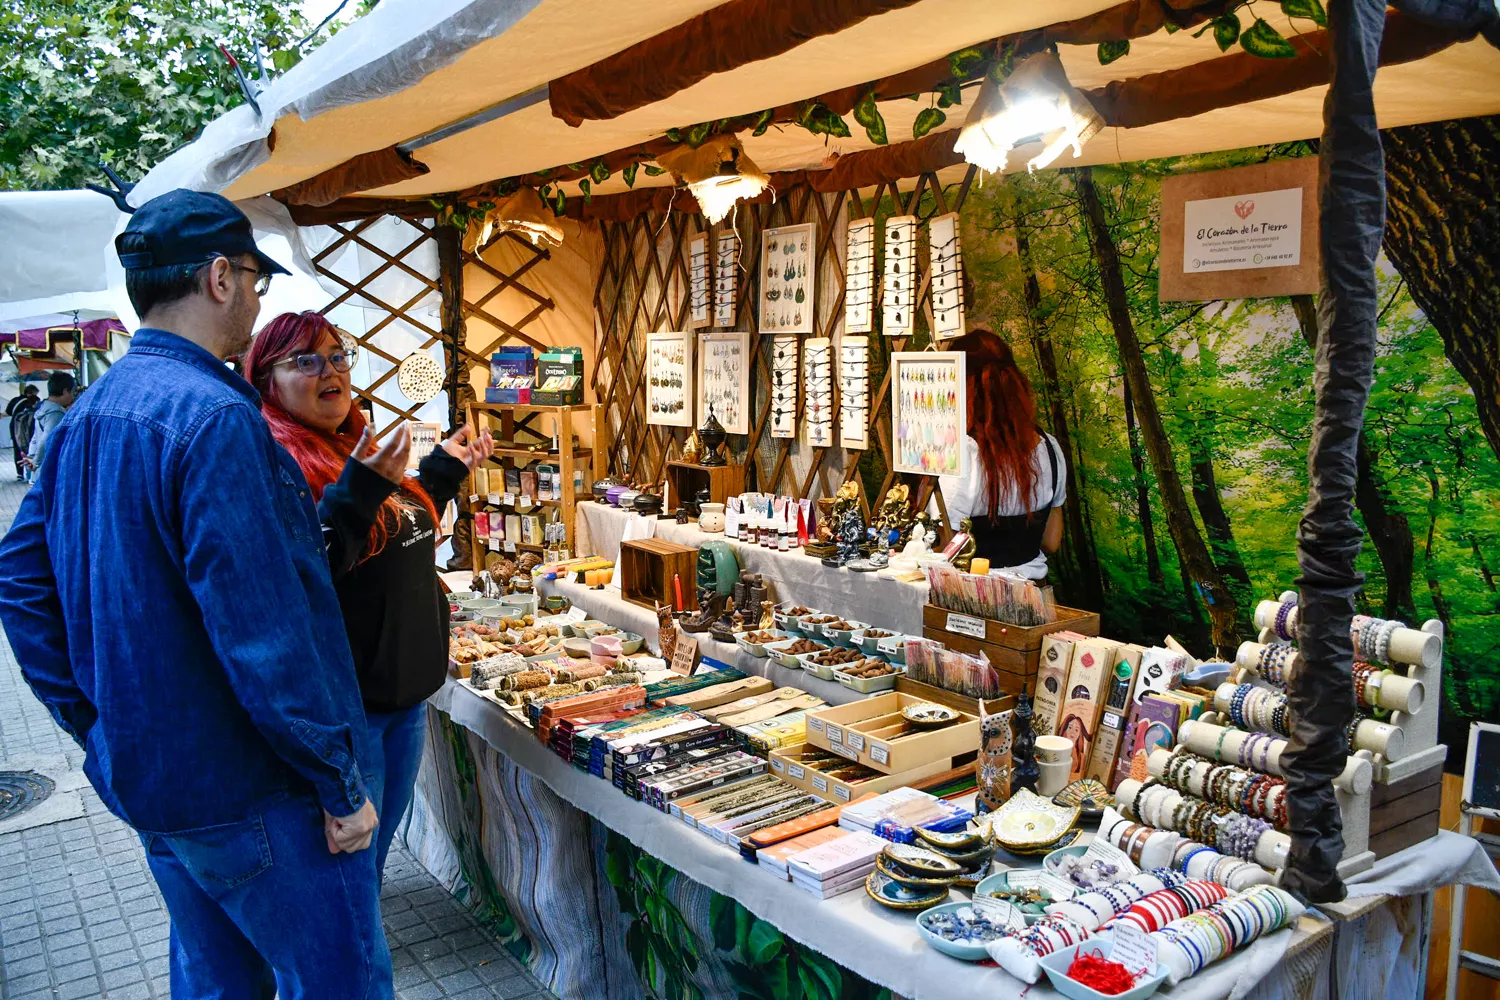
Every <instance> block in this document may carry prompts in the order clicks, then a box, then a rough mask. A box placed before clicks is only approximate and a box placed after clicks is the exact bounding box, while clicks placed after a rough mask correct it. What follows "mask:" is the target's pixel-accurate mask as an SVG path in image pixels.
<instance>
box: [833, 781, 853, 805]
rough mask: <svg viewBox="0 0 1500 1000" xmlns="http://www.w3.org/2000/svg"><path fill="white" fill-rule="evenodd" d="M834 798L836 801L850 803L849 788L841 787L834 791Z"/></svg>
mask: <svg viewBox="0 0 1500 1000" xmlns="http://www.w3.org/2000/svg"><path fill="white" fill-rule="evenodd" d="M833 797H834V798H836V799H843V800H844V801H845V802H848V801H849V788H848V786H846V785H840V786H839V787H837V788H835V789H834V790H833Z"/></svg>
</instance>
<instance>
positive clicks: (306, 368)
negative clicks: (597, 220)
mask: <svg viewBox="0 0 1500 1000" xmlns="http://www.w3.org/2000/svg"><path fill="white" fill-rule="evenodd" d="M358 353H359V352H357V351H355V350H354V349H353V348H346V349H345V350H342V351H334V352H333V353H332V354H329V355H326V356H325V355H322V354H294V355H292V356H291V357H289V358H282V359H281V360H280V361H278V362H276V363H275V364H274V365H272V366H271V367H273V368H276V367H279V366H281V365H296V366H297V371H299V372H301V373H302V374H303V375H306V376H307V377H308V378H317V377H319V376H320V375H322V374H323V372H324V371H326V370H327V369H328V367H329V366H332V367H333V370H334V371H336V372H347V371H348V370H349V369H350V368H351V367H352V366H353V365H354V359H355V358H356V357H357V356H358Z"/></svg>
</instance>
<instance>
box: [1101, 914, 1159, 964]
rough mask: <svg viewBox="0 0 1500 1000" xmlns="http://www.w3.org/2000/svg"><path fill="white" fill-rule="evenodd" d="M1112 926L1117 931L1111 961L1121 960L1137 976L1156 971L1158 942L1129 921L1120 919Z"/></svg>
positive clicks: (1110, 953)
mask: <svg viewBox="0 0 1500 1000" xmlns="http://www.w3.org/2000/svg"><path fill="white" fill-rule="evenodd" d="M1111 926H1113V927H1114V931H1115V943H1114V947H1113V948H1111V949H1110V952H1109V958H1110V961H1112V962H1119V963H1120V964H1121V965H1123V966H1125V968H1127V969H1129V970H1130V972H1131V973H1133V974H1134V975H1135V976H1136V977H1137V978H1139V977H1140V976H1142V975H1150V974H1151V973H1153V972H1155V971H1156V942H1154V941H1152V940H1151V938H1150V936H1149V935H1147V934H1146V932H1145V931H1143V930H1141V929H1140V928H1139V927H1137V926H1136V925H1135V924H1133V923H1130V922H1128V921H1124V920H1119V921H1116V922H1115V923H1114V924H1112V925H1111Z"/></svg>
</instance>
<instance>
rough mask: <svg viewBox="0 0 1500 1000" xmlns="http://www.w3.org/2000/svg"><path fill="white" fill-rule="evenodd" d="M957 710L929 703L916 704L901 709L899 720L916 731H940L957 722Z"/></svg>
mask: <svg viewBox="0 0 1500 1000" xmlns="http://www.w3.org/2000/svg"><path fill="white" fill-rule="evenodd" d="M958 716H959V712H958V710H957V709H954V708H949V707H948V706H947V705H938V704H934V703H933V702H930V701H923V702H917V703H916V704H912V705H907V706H906V707H905V708H903V709H901V718H903V719H905V720H906V721H907V722H909V723H910V724H911V725H913V726H916V727H917V728H918V729H940V728H942V727H943V726H946V725H949V724H950V723H954V722H957V721H958Z"/></svg>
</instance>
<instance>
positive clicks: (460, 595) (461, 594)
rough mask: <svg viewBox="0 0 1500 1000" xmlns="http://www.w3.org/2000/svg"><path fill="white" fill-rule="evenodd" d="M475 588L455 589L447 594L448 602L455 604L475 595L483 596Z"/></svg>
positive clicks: (472, 598) (470, 599) (469, 599)
mask: <svg viewBox="0 0 1500 1000" xmlns="http://www.w3.org/2000/svg"><path fill="white" fill-rule="evenodd" d="M483 596H484V595H483V594H481V593H480V592H479V591H477V590H455V591H451V592H450V593H449V594H448V603H449V604H457V603H458V602H459V601H472V600H474V598H476V597H483Z"/></svg>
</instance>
